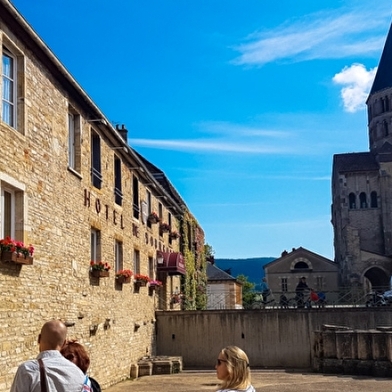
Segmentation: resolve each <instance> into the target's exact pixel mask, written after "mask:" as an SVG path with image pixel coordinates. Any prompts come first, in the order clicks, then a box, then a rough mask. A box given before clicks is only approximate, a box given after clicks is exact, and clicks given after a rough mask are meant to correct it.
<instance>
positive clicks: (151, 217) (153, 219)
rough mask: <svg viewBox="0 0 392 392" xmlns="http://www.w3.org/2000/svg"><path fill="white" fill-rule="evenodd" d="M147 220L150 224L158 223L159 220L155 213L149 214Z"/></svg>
mask: <svg viewBox="0 0 392 392" xmlns="http://www.w3.org/2000/svg"><path fill="white" fill-rule="evenodd" d="M148 220H149V222H150V223H158V222H160V218H159V216H158V214H157V213H156V212H151V214H150V215H149V216H148Z"/></svg>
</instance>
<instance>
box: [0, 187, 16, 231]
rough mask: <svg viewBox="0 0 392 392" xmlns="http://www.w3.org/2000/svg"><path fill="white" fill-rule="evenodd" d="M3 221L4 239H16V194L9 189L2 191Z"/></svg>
mask: <svg viewBox="0 0 392 392" xmlns="http://www.w3.org/2000/svg"><path fill="white" fill-rule="evenodd" d="M1 204H2V205H1V211H2V214H1V215H2V216H1V221H2V223H3V224H2V238H4V237H7V236H10V237H12V238H14V237H15V195H14V192H13V191H11V190H7V189H2V190H1Z"/></svg>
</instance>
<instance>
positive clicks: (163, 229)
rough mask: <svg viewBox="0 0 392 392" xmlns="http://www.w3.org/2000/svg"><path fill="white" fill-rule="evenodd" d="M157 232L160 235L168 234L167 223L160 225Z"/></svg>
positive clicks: (168, 227) (168, 226)
mask: <svg viewBox="0 0 392 392" xmlns="http://www.w3.org/2000/svg"><path fill="white" fill-rule="evenodd" d="M159 230H160V231H161V233H168V232H169V231H170V225H169V224H168V223H160V224H159Z"/></svg>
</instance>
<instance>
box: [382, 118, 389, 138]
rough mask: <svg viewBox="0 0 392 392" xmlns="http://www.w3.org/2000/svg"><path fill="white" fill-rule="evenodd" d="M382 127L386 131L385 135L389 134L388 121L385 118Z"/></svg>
mask: <svg viewBox="0 0 392 392" xmlns="http://www.w3.org/2000/svg"><path fill="white" fill-rule="evenodd" d="M382 127H383V131H384V136H388V134H389V130H388V123H387V122H386V121H385V120H384V121H383V122H382Z"/></svg>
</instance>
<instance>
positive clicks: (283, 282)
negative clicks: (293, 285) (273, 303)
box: [280, 278, 287, 293]
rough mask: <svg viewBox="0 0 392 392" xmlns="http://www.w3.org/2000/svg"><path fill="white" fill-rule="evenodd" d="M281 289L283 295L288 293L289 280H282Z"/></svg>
mask: <svg viewBox="0 0 392 392" xmlns="http://www.w3.org/2000/svg"><path fill="white" fill-rule="evenodd" d="M280 288H281V290H282V293H287V278H281V280H280Z"/></svg>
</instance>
